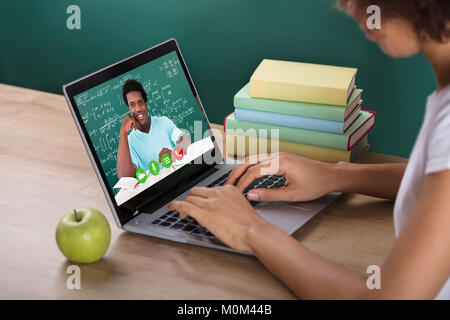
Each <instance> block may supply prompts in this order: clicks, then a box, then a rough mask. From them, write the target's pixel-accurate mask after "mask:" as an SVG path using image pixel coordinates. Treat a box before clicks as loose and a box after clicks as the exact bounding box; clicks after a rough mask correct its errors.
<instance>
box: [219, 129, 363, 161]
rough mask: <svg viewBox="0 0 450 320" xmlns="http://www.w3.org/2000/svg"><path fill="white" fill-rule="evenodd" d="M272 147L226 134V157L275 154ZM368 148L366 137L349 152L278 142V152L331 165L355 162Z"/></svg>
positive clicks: (261, 140)
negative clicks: (330, 163) (341, 162)
mask: <svg viewBox="0 0 450 320" xmlns="http://www.w3.org/2000/svg"><path fill="white" fill-rule="evenodd" d="M272 146H273V147H274V148H276V144H274V143H272V141H271V140H269V139H264V138H259V137H257V136H245V135H236V134H231V133H227V134H226V152H227V154H228V155H232V156H240V157H244V156H248V155H253V154H264V153H271V152H276V150H274V151H272V150H271V149H272ZM368 148H369V145H368V144H367V135H366V136H364V138H362V139H361V140H360V141H359V142H358V143H357V144H356V145H355V147H353V149H352V150H350V151H346V150H340V149H332V148H324V147H319V146H313V145H308V144H301V143H293V142H289V141H281V140H280V141H279V142H278V152H289V153H293V154H297V155H299V156H302V157H306V158H310V159H314V160H319V161H325V162H332V163H337V162H340V161H346V162H356V161H357V159H358V158H359V156H360V155H361V154H363V153H364V152H365V151H367V149H368Z"/></svg>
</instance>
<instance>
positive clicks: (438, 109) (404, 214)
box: [394, 86, 450, 299]
mask: <svg viewBox="0 0 450 320" xmlns="http://www.w3.org/2000/svg"><path fill="white" fill-rule="evenodd" d="M446 169H450V86H447V87H446V88H444V89H442V90H441V91H439V92H434V93H433V94H431V95H430V96H429V97H428V101H427V107H426V112H425V118H424V120H423V123H422V127H421V129H420V132H419V135H418V137H417V139H416V143H415V144H414V148H413V150H412V153H411V156H410V158H409V162H408V165H407V167H406V171H405V174H404V176H403V179H402V182H401V184H400V189H399V191H398V194H397V199H396V200H395V207H394V228H395V234H396V236H397V237H398V235H399V234H400V231H401V229H402V228H403V226H404V224H405V223H406V221H407V220H408V218H409V215H410V214H411V212H412V211H413V209H414V206H415V205H416V201H417V199H418V198H419V194H420V190H421V189H422V185H423V183H424V180H425V176H426V175H427V174H430V173H433V172H437V171H442V170H446ZM449 214H450V212H449ZM449 250H450V248H449ZM436 299H450V278H449V279H448V280H447V282H446V283H445V285H444V286H443V287H442V289H441V291H440V292H439V294H438V295H437V296H436Z"/></svg>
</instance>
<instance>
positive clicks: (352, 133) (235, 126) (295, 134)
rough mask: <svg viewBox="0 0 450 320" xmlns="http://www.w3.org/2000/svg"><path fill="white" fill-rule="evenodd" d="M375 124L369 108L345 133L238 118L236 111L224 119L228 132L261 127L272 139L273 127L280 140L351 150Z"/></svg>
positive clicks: (244, 132) (250, 131)
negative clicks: (276, 130)
mask: <svg viewBox="0 0 450 320" xmlns="http://www.w3.org/2000/svg"><path fill="white" fill-rule="evenodd" d="M374 126H375V112H374V111H368V110H361V114H360V116H359V117H358V118H357V119H356V121H355V122H353V124H352V125H351V126H350V128H348V130H347V131H346V132H345V133H344V134H339V133H331V132H325V131H317V130H308V129H301V128H294V127H284V126H276V125H271V124H267V123H261V122H253V121H242V120H237V119H236V117H235V116H234V112H233V113H231V114H229V115H228V116H227V117H226V118H225V121H224V128H225V130H226V132H227V134H230V133H234V134H240V135H248V136H255V135H259V134H260V132H259V130H260V129H263V130H264V129H266V130H267V131H266V137H264V138H267V139H270V138H273V137H272V136H271V129H278V138H279V140H282V141H289V142H294V143H302V144H308V145H314V146H319V147H325V148H333V149H341V150H351V149H352V148H353V147H354V146H355V145H356V144H357V143H358V142H359V141H360V140H361V139H362V138H363V137H364V136H365V135H366V134H367V133H368V132H369V131H370V130H371V129H372V128H373V127H374Z"/></svg>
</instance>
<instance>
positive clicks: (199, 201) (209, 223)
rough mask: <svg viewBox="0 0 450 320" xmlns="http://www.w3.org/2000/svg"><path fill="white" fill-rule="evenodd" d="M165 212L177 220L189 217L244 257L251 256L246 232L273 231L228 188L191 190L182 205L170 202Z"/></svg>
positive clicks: (245, 202) (244, 199) (240, 193)
mask: <svg viewBox="0 0 450 320" xmlns="http://www.w3.org/2000/svg"><path fill="white" fill-rule="evenodd" d="M169 209H170V210H176V211H178V212H179V215H180V217H181V218H185V217H186V216H187V215H189V216H191V217H192V218H194V219H195V220H196V221H198V223H199V224H200V225H202V226H204V227H206V228H207V229H208V230H209V231H210V232H211V233H212V234H214V235H215V236H216V237H217V238H219V239H220V240H221V241H223V242H224V243H226V244H227V245H228V246H230V247H232V248H235V249H237V250H240V251H245V252H248V253H252V250H251V248H250V246H249V245H248V244H247V241H246V235H247V232H248V230H251V229H254V228H257V229H260V228H272V227H273V226H272V225H271V224H269V223H268V222H267V221H266V220H264V219H263V218H262V217H260V216H259V215H258V214H257V213H256V212H255V210H254V209H253V208H252V206H251V205H250V203H249V202H248V200H247V199H246V198H245V197H244V196H243V194H242V192H241V191H239V190H238V189H237V188H236V187H234V186H232V185H226V186H219V187H209V188H208V187H195V188H192V189H191V191H190V194H189V196H188V197H186V199H185V200H184V201H172V202H171V203H170V204H169Z"/></svg>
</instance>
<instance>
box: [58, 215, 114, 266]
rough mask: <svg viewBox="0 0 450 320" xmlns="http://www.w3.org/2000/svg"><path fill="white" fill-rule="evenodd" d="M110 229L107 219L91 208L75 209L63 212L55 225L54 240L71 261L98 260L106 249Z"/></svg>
mask: <svg viewBox="0 0 450 320" xmlns="http://www.w3.org/2000/svg"><path fill="white" fill-rule="evenodd" d="M110 240H111V229H110V228H109V223H108V220H106V218H105V216H104V215H103V214H102V213H101V212H100V211H98V210H96V209H92V208H83V209H75V210H73V211H71V212H69V213H67V214H65V215H64V216H63V217H62V218H61V220H59V222H58V226H57V227H56V242H57V243H58V247H59V249H60V250H61V252H62V253H63V254H64V255H65V256H66V258H67V259H69V260H70V261H72V262H79V263H90V262H94V261H97V260H100V259H101V258H102V257H103V255H104V254H105V253H106V250H108V246H109V242H110Z"/></svg>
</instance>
